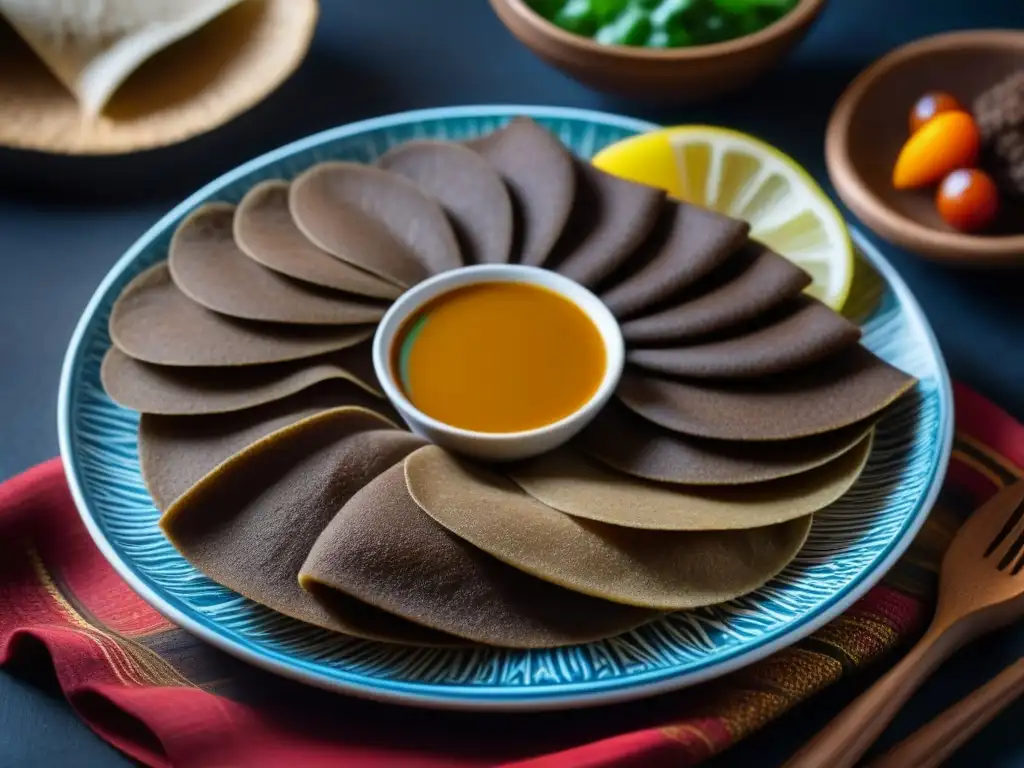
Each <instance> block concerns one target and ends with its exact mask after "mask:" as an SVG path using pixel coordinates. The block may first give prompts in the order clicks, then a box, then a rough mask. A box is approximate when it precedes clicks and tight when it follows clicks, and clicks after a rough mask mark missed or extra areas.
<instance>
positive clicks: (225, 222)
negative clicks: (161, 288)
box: [167, 203, 386, 325]
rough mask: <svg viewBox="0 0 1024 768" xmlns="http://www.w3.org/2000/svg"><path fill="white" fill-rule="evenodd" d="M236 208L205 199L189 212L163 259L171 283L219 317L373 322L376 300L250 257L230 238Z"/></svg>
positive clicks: (378, 314) (380, 311) (380, 309)
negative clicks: (303, 279) (302, 279)
mask: <svg viewBox="0 0 1024 768" xmlns="http://www.w3.org/2000/svg"><path fill="white" fill-rule="evenodd" d="M234 219H235V206H233V205H228V204H227V203H209V204H207V205H204V206H202V207H200V208H198V209H196V210H195V211H193V212H192V213H190V214H189V215H188V216H187V217H186V218H185V220H184V221H182V222H181V224H179V225H178V228H177V229H176V230H175V232H174V237H172V238H171V247H170V255H169V257H168V260H167V263H168V266H169V267H170V270H171V279H172V280H174V284H175V285H176V286H177V287H178V288H179V290H181V292H182V293H184V294H185V295H186V296H188V297H189V298H190V299H192V300H193V301H195V302H197V303H199V304H202V305H203V306H204V307H206V308H207V309H212V310H214V311H215V312H219V313H221V314H222V315H228V316H229V317H237V318H241V319H243V320H261V321H263V322H269V323H302V324H311V325H360V324H363V323H375V322H377V321H378V320H380V319H381V318H382V317H383V316H384V312H385V309H386V306H385V305H384V304H383V303H382V302H379V301H374V300H372V299H367V298H365V297H362V296H355V295H354V294H345V293H341V292H339V291H334V290H331V289H329V288H322V287H320V286H316V285H310V284H308V283H301V282H299V281H297V280H293V279H292V278H290V277H285V276H283V275H280V274H278V273H277V272H274V271H273V270H271V269H267V268H266V267H264V266H263V265H262V264H259V263H257V262H256V261H253V260H252V259H250V258H249V257H248V256H246V255H245V254H244V253H242V252H241V251H240V250H239V249H238V246H237V245H235V238H234V233H233V229H234Z"/></svg>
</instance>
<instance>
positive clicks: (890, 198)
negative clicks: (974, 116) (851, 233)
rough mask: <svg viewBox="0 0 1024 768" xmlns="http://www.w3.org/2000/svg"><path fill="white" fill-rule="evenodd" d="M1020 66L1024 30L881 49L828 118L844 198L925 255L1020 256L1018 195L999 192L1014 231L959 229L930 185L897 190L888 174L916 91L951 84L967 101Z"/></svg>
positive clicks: (1008, 259) (978, 261)
mask: <svg viewBox="0 0 1024 768" xmlns="http://www.w3.org/2000/svg"><path fill="white" fill-rule="evenodd" d="M1021 68H1024V32H1021V31H1010V30H979V31H970V32H954V33H951V34H943V35H936V36H934V37H928V38H925V39H923V40H919V41H917V42H914V43H910V44H909V45H906V46H904V47H902V48H898V49H896V50H895V51H893V52H892V53H890V54H888V55H886V56H884V57H883V58H881V59H879V60H878V61H877V62H876V63H875V64H873V65H872V66H871V67H869V68H868V69H866V70H865V71H864V72H862V73H861V74H860V75H859V76H858V77H857V78H856V79H855V80H854V81H853V83H851V84H850V86H849V88H847V90H846V92H845V93H844V94H843V95H842V97H840V99H839V101H838V102H837V103H836V106H835V109H834V110H833V112H832V116H831V118H830V120H829V125H828V130H827V132H826V136H825V159H826V162H827V165H828V173H829V176H830V178H831V179H832V183H833V184H834V185H835V188H836V191H837V192H838V193H839V196H840V197H841V198H842V200H843V202H844V203H846V205H847V206H849V208H850V209H851V210H852V211H853V212H854V213H855V214H856V215H857V216H858V217H859V218H860V219H861V220H862V221H863V222H864V223H865V224H866V225H867V226H868V227H870V228H871V229H872V230H874V231H875V232H877V233H878V234H879V235H881V236H882V237H884V238H885V239H887V240H889V241H891V242H893V243H895V244H897V245H900V246H902V247H904V248H906V249H908V250H911V251H915V252H917V253H920V254H922V255H924V256H929V257H932V258H935V259H939V260H943V261H947V262H951V263H960V264H965V265H978V266H982V265H986V266H991V265H998V264H1001V265H1012V264H1024V205H1021V204H1020V203H1015V202H1014V201H1012V200H1010V201H1007V199H1006V197H1005V196H1004V199H1003V203H1004V205H1005V206H1008V208H1007V209H1006V210H1004V212H1003V216H1002V217H1001V218H1002V219H1003V220H1005V221H1007V222H1011V223H1015V225H1016V228H1017V229H1016V231H1012V230H1011V231H1008V232H1007V233H1005V234H1004V233H1002V232H996V233H993V234H977V235H969V234H963V233H960V232H957V231H955V230H954V229H953V228H952V227H950V226H949V225H947V224H946V223H945V222H944V221H943V220H942V219H941V218H940V217H939V214H938V212H937V210H936V208H935V192H934V190H927V189H926V190H896V189H893V187H892V181H891V179H892V169H893V165H894V164H895V162H896V157H897V155H898V154H899V151H900V148H901V147H902V146H903V143H904V142H905V141H906V139H907V136H908V128H907V119H908V115H909V113H910V109H911V107H912V106H913V104H914V102H915V101H917V99H918V98H919V97H920V96H921V95H923V94H924V93H926V92H927V91H933V90H942V91H947V92H948V93H951V94H952V95H953V96H955V97H956V98H957V100H958V101H960V103H961V104H963V105H964V107H965V108H967V109H970V108H971V104H972V103H973V101H974V99H975V97H976V96H978V95H979V94H980V93H982V92H983V91H985V90H987V89H988V88H989V87H991V86H993V85H995V84H996V83H997V82H998V81H1000V80H1002V79H1003V78H1004V77H1006V76H1008V75H1010V74H1011V73H1012V72H1014V71H1015V70H1018V69H1021ZM1018 208H1019V210H1018Z"/></svg>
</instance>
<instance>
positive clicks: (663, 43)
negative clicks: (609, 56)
mask: <svg viewBox="0 0 1024 768" xmlns="http://www.w3.org/2000/svg"><path fill="white" fill-rule="evenodd" d="M528 2H529V3H530V5H531V6H532V7H533V9H534V10H535V11H537V13H539V14H541V15H542V16H543V17H544V18H546V19H548V20H550V21H552V22H554V23H555V24H557V25H558V26H559V27H561V28H562V29H565V30H566V31H568V32H572V33H574V34H577V35H582V36H584V37H592V38H594V39H595V40H596V41H597V42H599V43H603V44H605V45H638V46H645V47H647V48H682V47H687V46H693V45H708V44H711V43H720V42H723V41H725V40H732V39H735V38H737V37H742V36H743V35H749V34H752V33H754V32H757V31H759V30H761V29H764V28H765V27H767V26H769V25H771V24H774V23H775V22H776V21H778V20H779V19H780V18H782V16H784V15H785V14H787V13H789V12H790V11H791V10H793V8H794V7H795V6H796V4H797V2H799V0H528Z"/></svg>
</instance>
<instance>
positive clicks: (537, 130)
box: [466, 117, 576, 266]
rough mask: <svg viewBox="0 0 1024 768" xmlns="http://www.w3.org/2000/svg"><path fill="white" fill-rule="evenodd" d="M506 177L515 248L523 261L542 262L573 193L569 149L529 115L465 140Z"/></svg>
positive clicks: (559, 231) (559, 230) (569, 208)
mask: <svg viewBox="0 0 1024 768" xmlns="http://www.w3.org/2000/svg"><path fill="white" fill-rule="evenodd" d="M466 146H468V147H469V148H471V149H473V150H474V151H476V152H479V153H480V154H481V155H483V157H484V159H486V160H487V162H488V163H490V164H491V166H492V167H493V168H494V169H495V170H496V171H497V172H498V175H499V176H501V177H502V179H503V180H504V181H505V185H506V186H507V187H508V190H509V194H510V196H511V198H512V207H513V212H514V214H515V217H516V228H517V233H516V235H515V240H516V242H515V245H514V247H513V253H516V254H518V259H516V258H513V261H519V262H520V263H522V264H529V265H532V266H540V265H541V264H543V263H544V260H545V259H547V257H548V254H549V253H550V252H551V249H552V248H554V246H555V242H556V241H557V240H558V237H559V235H561V234H562V230H564V229H565V225H566V222H568V220H569V213H570V212H571V211H572V205H573V198H574V197H575V194H576V171H575V167H574V164H573V158H572V155H570V154H569V151H568V150H567V149H566V148H565V147H564V146H563V145H562V143H561V142H560V141H559V140H558V139H557V138H555V137H554V136H553V135H552V134H551V133H549V132H548V131H546V130H545V129H543V128H541V127H540V126H539V125H537V123H535V122H534V121H533V120H531V119H530V118H528V117H517V118H515V119H513V120H512V121H511V122H510V123H509V124H508V125H506V126H505V127H504V128H501V129H500V130H497V131H494V132H493V133H490V134H488V135H486V136H482V137H480V138H478V139H474V140H472V141H468V142H466Z"/></svg>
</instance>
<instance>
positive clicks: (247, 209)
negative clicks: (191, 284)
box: [234, 179, 402, 299]
mask: <svg viewBox="0 0 1024 768" xmlns="http://www.w3.org/2000/svg"><path fill="white" fill-rule="evenodd" d="M234 235H235V243H236V244H237V245H238V247H239V248H240V249H241V251H242V252H243V253H244V254H245V255H246V256H248V257H249V258H250V259H254V260H255V261H258V262H259V263H260V264H262V265H263V266H265V267H267V268H268V269H273V270H274V271H275V272H280V273H281V274H282V275H288V276H289V277H294V278H295V279H296V280H304V281H306V282H307V283H313V284H314V285H322V286H324V287H325V288H334V289H336V290H339V291H348V292H349V293H355V294H358V295H360V296H370V297H371V298H375V299H397V298H398V297H399V296H400V295H401V293H402V289H401V287H399V286H398V285H396V284H394V283H391V282H388V281H387V280H384V279H383V278H380V277H377V276H376V275H371V274H370V273H369V272H366V271H364V270H362V269H359V268H358V267H354V266H352V265H351V264H348V263H346V262H344V261H342V260H341V259H338V258H335V257H334V256H331V255H330V254H329V253H327V252H326V251H322V250H320V249H319V248H317V247H316V246H315V245H313V243H311V242H310V241H309V240H307V239H306V236H305V235H303V234H302V232H300V231H299V228H298V227H297V226H295V222H294V221H292V214H291V212H290V211H289V210H288V182H286V181H281V180H279V179H271V180H270V181H262V182H260V183H259V184H257V185H256V186H255V187H253V188H252V189H250V190H249V191H248V192H246V194H245V197H243V198H242V201H241V202H240V203H239V204H238V208H236V209H235V220H234Z"/></svg>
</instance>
